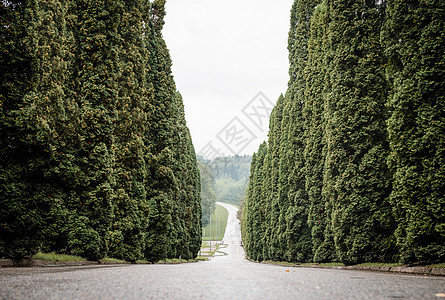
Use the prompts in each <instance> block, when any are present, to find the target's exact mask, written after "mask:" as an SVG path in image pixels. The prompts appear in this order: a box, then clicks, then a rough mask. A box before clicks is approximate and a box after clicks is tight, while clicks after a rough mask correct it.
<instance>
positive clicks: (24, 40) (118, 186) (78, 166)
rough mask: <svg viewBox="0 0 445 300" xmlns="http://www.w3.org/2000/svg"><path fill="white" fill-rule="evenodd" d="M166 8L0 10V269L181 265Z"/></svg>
mask: <svg viewBox="0 0 445 300" xmlns="http://www.w3.org/2000/svg"><path fill="white" fill-rule="evenodd" d="M164 6H165V0H154V1H151V2H150V1H148V0H142V1H141V0H111V1H110V0H107V1H105V0H94V1H92V0H75V1H74V0H71V1H62V0H29V1H20V0H2V1H1V4H0V22H1V23H0V37H1V38H0V156H1V159H0V257H29V256H31V255H32V254H34V253H35V252H36V251H39V250H41V251H56V252H59V253H70V254H75V255H80V256H83V257H86V258H88V259H91V260H96V259H101V258H103V257H105V256H109V257H114V258H120V259H125V260H127V261H136V260H138V259H141V258H145V259H147V260H150V261H156V260H160V259H165V258H175V257H182V258H193V257H195V256H196V255H197V252H198V251H199V248H200V246H201V204H200V178H199V171H198V168H197V161H196V156H195V151H194V148H193V145H192V142H191V137H190V133H189V130H188V128H187V126H186V123H185V118H184V108H183V103H182V98H181V95H180V94H179V93H178V92H177V91H176V87H175V83H174V80H173V76H172V75H171V60H170V56H169V52H168V50H167V47H166V44H165V41H164V39H163V37H162V32H161V31H162V27H163V24H164V15H165V10H164Z"/></svg>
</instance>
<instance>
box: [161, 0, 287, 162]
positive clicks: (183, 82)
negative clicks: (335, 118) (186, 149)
mask: <svg viewBox="0 0 445 300" xmlns="http://www.w3.org/2000/svg"><path fill="white" fill-rule="evenodd" d="M292 2H293V1H292V0H277V1H270V0H267V1H266V0H225V1H214V0H187V1H184V0H167V4H166V11H167V15H166V18H165V21H166V24H165V26H164V31H163V34H164V38H165V40H166V42H167V46H168V48H169V50H170V55H171V57H172V60H173V75H174V78H175V81H176V85H177V88H178V90H179V91H180V92H181V94H182V96H183V99H184V105H185V113H186V119H187V125H188V127H189V128H190V131H191V134H192V139H193V143H194V145H195V150H196V152H197V153H198V154H199V153H201V154H204V152H206V156H208V157H209V156H212V151H209V150H210V149H211V148H209V146H208V145H209V143H211V146H212V147H213V148H214V149H215V150H220V153H221V154H225V155H234V154H252V153H253V152H255V151H257V149H258V146H259V144H260V143H261V142H262V141H263V140H266V139H267V130H268V124H266V123H268V120H266V119H265V116H266V115H267V113H268V112H269V108H270V107H271V106H272V104H275V102H276V100H277V99H278V97H279V95H280V94H281V93H283V94H284V93H285V91H286V88H287V82H288V79H289V76H288V68H289V63H288V51H287V35H288V30H289V18H290V9H291V6H292ZM260 92H262V93H263V95H259V96H258V97H256V96H257V95H258V93H260ZM267 99H269V100H270V102H272V104H270V103H269V104H268V102H267ZM252 100H253V102H251V101H252ZM243 108H244V112H245V113H243V111H242V110H243ZM206 146H207V147H206Z"/></svg>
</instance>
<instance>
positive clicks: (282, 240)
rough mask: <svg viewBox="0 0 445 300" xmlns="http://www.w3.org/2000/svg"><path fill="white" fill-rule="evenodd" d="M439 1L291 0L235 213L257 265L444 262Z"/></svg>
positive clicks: (444, 107) (442, 12) (442, 20)
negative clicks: (283, 54)
mask: <svg viewBox="0 0 445 300" xmlns="http://www.w3.org/2000/svg"><path fill="white" fill-rule="evenodd" d="M444 32H445V2H444V1H442V0H431V1H411V0H386V1H385V0H382V1H374V0H366V1H364V0H350V1H344V0H323V1H320V0H295V1H294V4H293V7H292V10H291V20H290V31H289V44H288V50H289V61H290V69H289V75H290V79H289V84H288V90H287V92H286V94H285V95H282V96H281V97H279V99H278V101H277V104H276V106H275V108H274V110H273V112H272V115H271V118H270V131H269V138H268V142H267V143H263V144H262V145H261V146H260V148H259V149H258V151H257V152H256V153H255V154H254V155H253V158H252V166H251V174H250V184H249V188H248V192H247V199H246V202H245V205H244V207H243V213H242V222H241V224H242V236H243V243H244V246H245V250H246V253H247V255H248V256H249V257H250V258H252V259H254V260H258V261H262V260H287V261H292V262H342V263H344V264H358V263H364V262H401V263H405V264H418V263H420V264H429V263H437V262H445V196H444V192H445V168H444V166H445V148H444V146H445V119H444V117H445V90H444V85H445V81H444V78H445V58H444V49H445V39H444Z"/></svg>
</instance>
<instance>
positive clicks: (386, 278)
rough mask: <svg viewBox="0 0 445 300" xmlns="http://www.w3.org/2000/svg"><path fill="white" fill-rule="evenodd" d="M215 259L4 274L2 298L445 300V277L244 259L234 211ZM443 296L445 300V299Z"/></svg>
mask: <svg viewBox="0 0 445 300" xmlns="http://www.w3.org/2000/svg"><path fill="white" fill-rule="evenodd" d="M221 205H223V206H224V207H226V208H227V209H228V211H229V220H228V222H227V226H228V227H227V230H226V234H225V236H224V246H223V248H220V250H219V252H217V256H215V257H214V258H213V259H212V260H211V261H208V262H199V263H189V264H181V265H121V266H88V267H87V266H86V267H47V268H1V269H0V299H212V300H214V299H231V300H233V299H287V300H288V299H445V294H444V293H445V278H443V277H422V276H408V275H398V274H386V273H377V272H364V271H349V270H329V269H312V268H286V267H280V266H274V265H265V264H256V263H252V262H249V261H247V260H246V259H245V258H244V251H243V248H242V247H241V246H240V241H241V238H240V232H239V223H238V221H237V220H236V216H235V215H236V208H235V207H233V206H231V205H228V204H221ZM442 296H444V298H442Z"/></svg>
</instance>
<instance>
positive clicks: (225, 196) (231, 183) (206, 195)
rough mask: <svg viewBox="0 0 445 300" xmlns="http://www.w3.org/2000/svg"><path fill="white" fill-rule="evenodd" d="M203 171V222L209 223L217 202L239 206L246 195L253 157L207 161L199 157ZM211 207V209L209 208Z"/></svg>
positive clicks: (234, 157)
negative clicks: (210, 214)
mask: <svg viewBox="0 0 445 300" xmlns="http://www.w3.org/2000/svg"><path fill="white" fill-rule="evenodd" d="M198 161H199V162H198V163H199V169H200V171H201V191H202V192H201V198H202V213H203V216H202V222H203V225H204V226H205V224H207V223H208V219H209V209H211V210H212V211H213V209H214V204H212V203H215V201H220V202H227V203H233V204H236V205H239V204H240V203H241V201H242V199H243V198H244V197H245V195H246V190H247V184H248V182H249V175H250V163H251V161H252V156H250V155H243V156H239V155H235V156H226V157H216V158H214V159H213V160H206V159H204V158H203V157H200V156H198ZM209 207H211V208H209Z"/></svg>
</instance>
